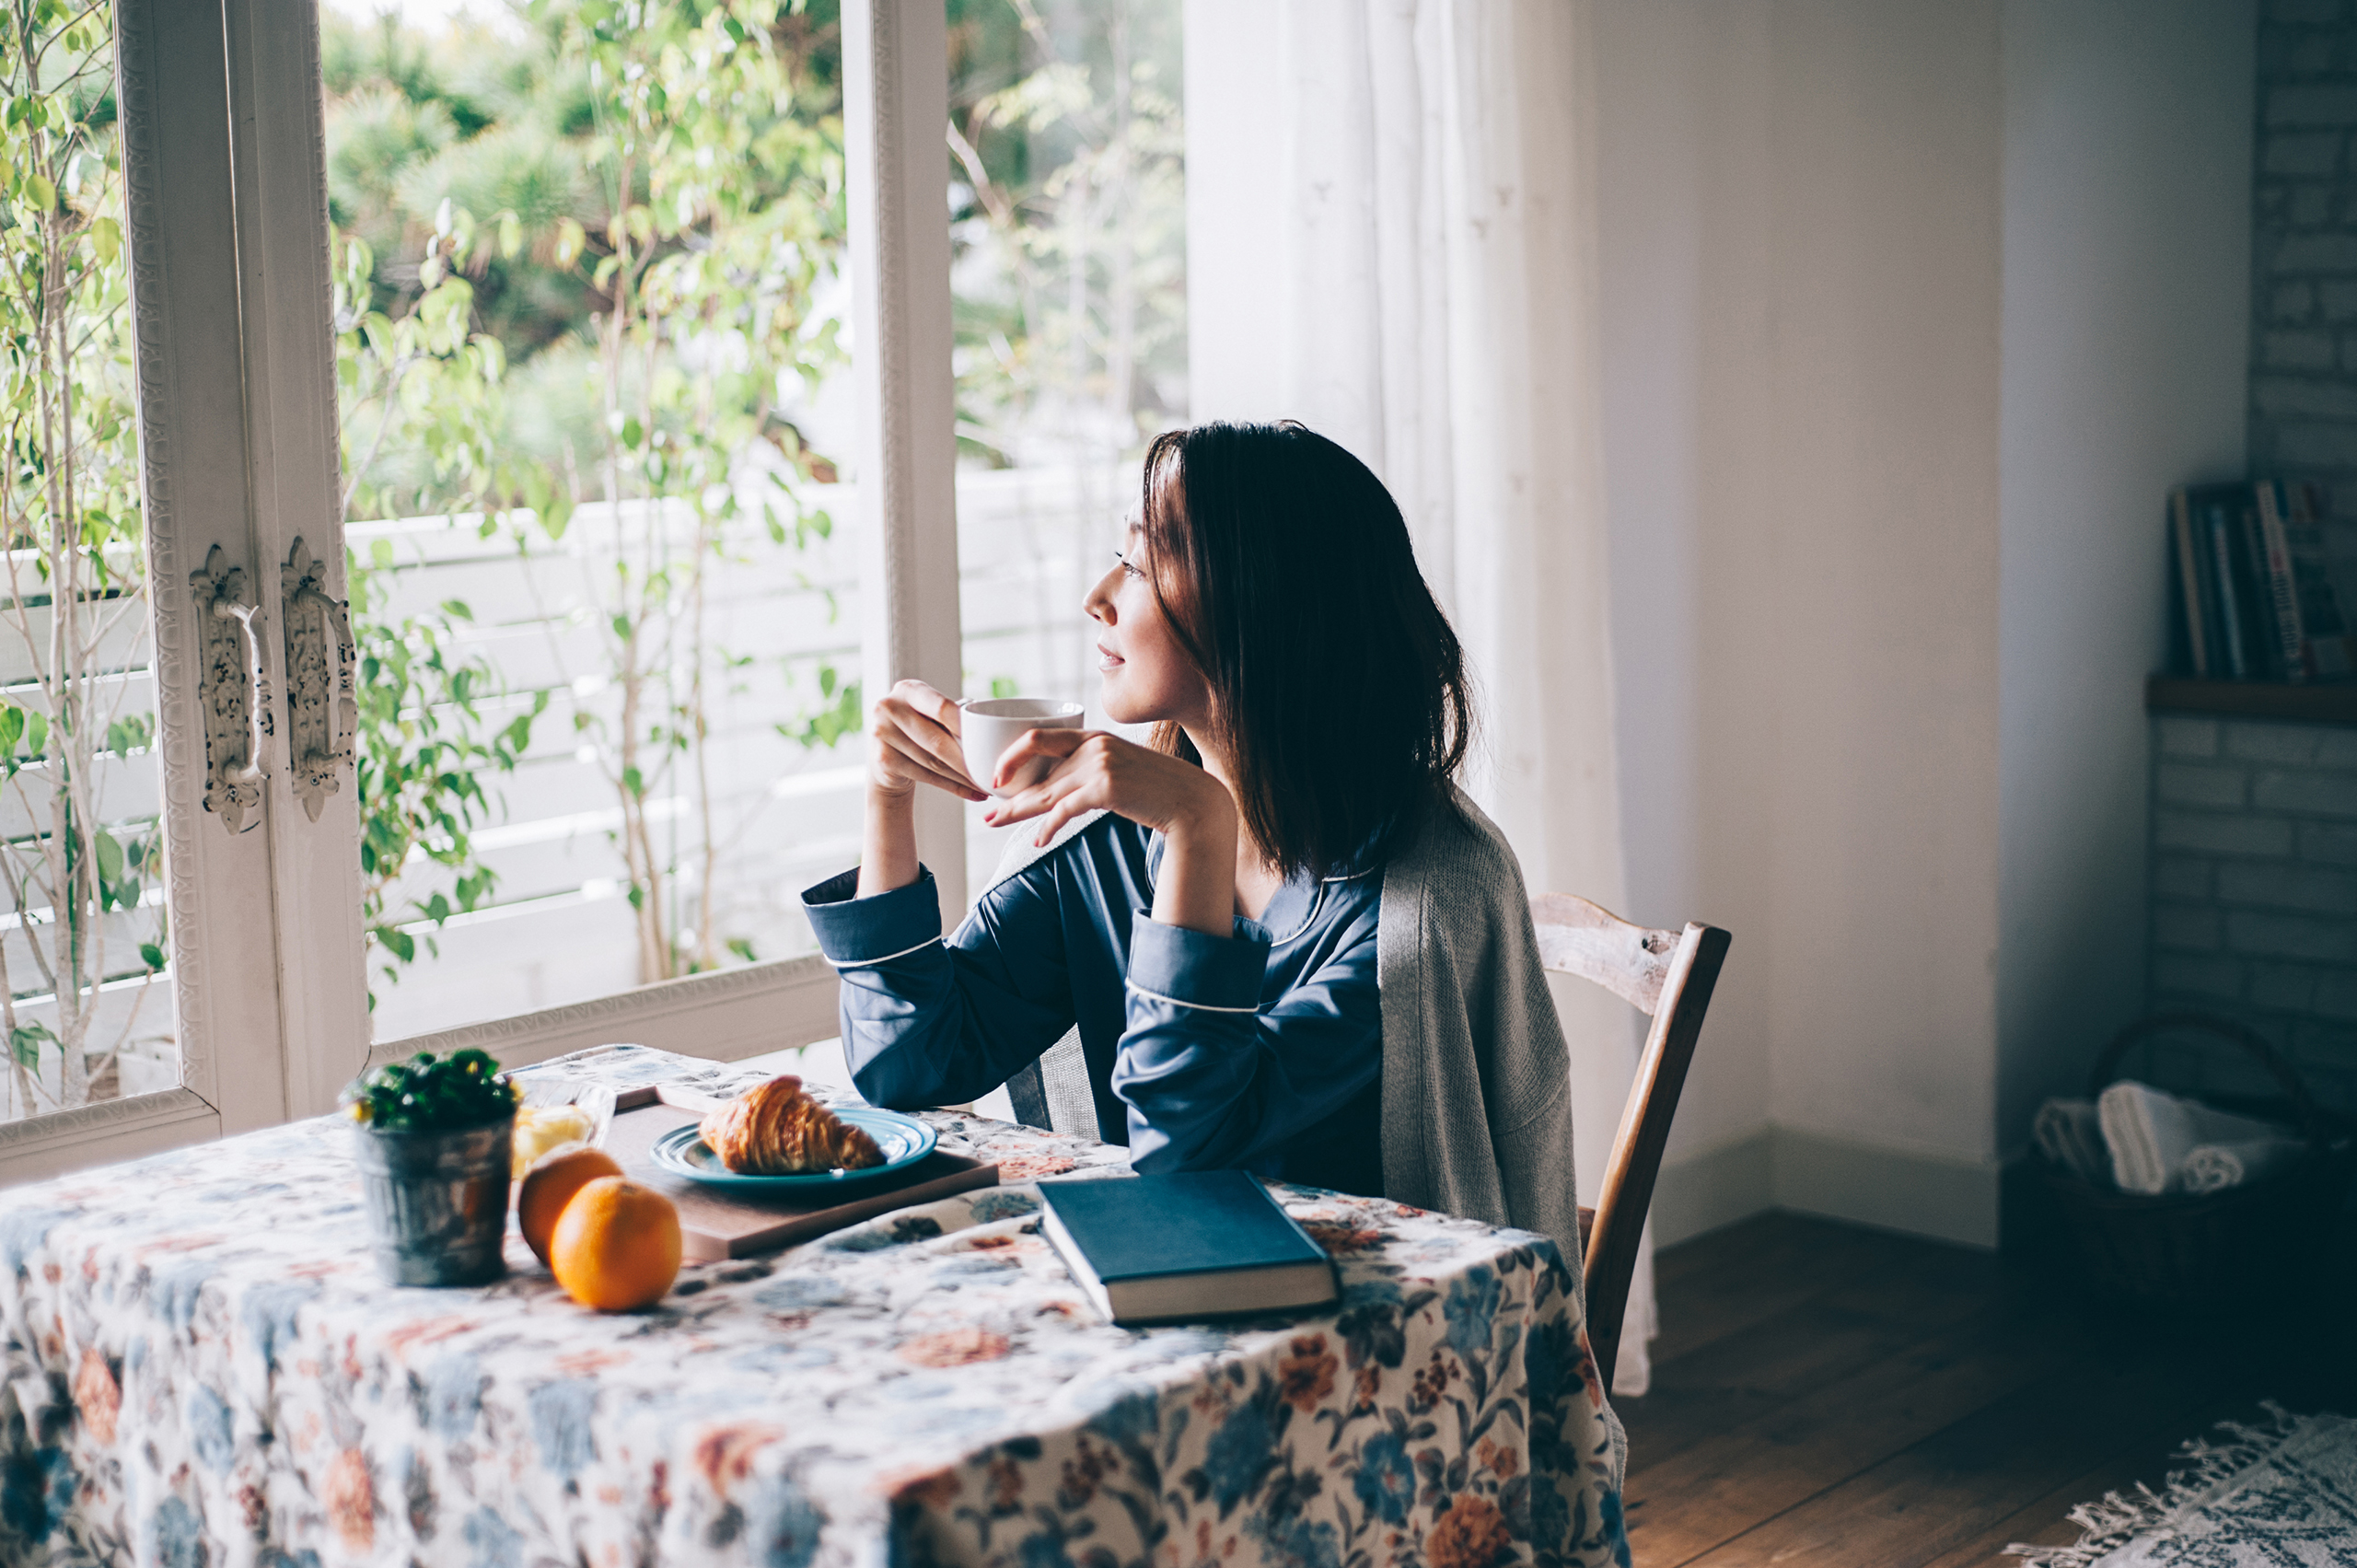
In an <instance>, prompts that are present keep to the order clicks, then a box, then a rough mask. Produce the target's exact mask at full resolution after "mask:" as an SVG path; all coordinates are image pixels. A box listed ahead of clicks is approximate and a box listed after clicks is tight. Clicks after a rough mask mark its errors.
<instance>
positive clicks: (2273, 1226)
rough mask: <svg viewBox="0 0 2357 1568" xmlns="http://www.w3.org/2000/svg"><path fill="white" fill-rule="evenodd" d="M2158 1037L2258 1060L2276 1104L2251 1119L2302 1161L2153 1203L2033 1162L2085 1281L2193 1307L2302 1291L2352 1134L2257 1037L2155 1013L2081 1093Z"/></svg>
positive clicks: (2337, 1195)
mask: <svg viewBox="0 0 2357 1568" xmlns="http://www.w3.org/2000/svg"><path fill="white" fill-rule="evenodd" d="M2164 1033H2169V1034H2179V1033H2189V1034H2199V1035H2204V1036H2208V1037H2210V1038H2211V1039H2212V1040H2223V1041H2225V1042H2227V1043H2229V1044H2232V1045H2234V1046H2235V1047H2236V1048H2238V1049H2239V1050H2241V1051H2243V1052H2245V1053H2246V1054H2247V1055H2248V1056H2250V1057H2252V1058H2253V1059H2254V1060H2256V1061H2257V1062H2258V1064H2259V1065H2260V1066H2262V1067H2264V1068H2265V1069H2266V1070H2267V1072H2268V1073H2269V1074H2270V1076H2272V1077H2273V1078H2274V1079H2275V1081H2276V1082H2277V1083H2278V1084H2279V1085H2281V1086H2282V1089H2283V1100H2282V1103H2280V1104H2274V1105H2270V1106H2268V1107H2265V1108H2261V1109H2258V1111H2257V1112H2256V1113H2257V1114H2262V1115H2271V1116H2272V1117H2273V1118H2275V1119H2276V1120H2280V1121H2289V1122H2290V1123H2291V1125H2292V1126H2293V1128H2295V1129H2296V1130H2298V1131H2299V1132H2301V1133H2302V1134H2303V1135H2305V1137H2306V1139H2307V1141H2308V1151H2307V1154H2306V1156H2305V1157H2304V1158H2303V1159H2301V1160H2300V1161H2299V1162H2298V1163H2297V1164H2295V1165H2293V1166H2292V1167H2288V1168H2286V1169H2282V1170H2278V1171H2276V1172H2274V1173H2273V1174H2271V1175H2270V1176H2268V1177H2266V1178H2265V1179H2262V1180H2258V1181H2251V1182H2246V1183H2245V1184H2244V1185H2242V1186H2240V1187H2230V1188H2227V1189H2226V1190H2225V1191H2222V1192H2210V1193H2202V1194H2199V1195H2189V1194H2186V1193H2175V1192H2172V1193H2162V1194H2160V1195H2159V1196H2156V1197H2146V1196H2144V1195H2142V1194H2140V1193H2134V1192H2121V1191H2118V1190H2116V1189H2111V1188H2104V1187H2097V1186H2096V1185H2094V1184H2093V1183H2092V1182H2089V1181H2086V1180H2084V1179H2082V1178H2080V1177H2079V1176H2077V1175H2075V1174H2073V1172H2071V1171H2069V1170H2066V1169H2064V1168H2063V1167H2061V1166H2057V1165H2054V1164H2052V1163H2051V1162H2049V1161H2047V1160H2044V1159H2036V1160H2034V1161H2033V1163H2034V1164H2035V1165H2036V1167H2037V1168H2038V1174H2039V1175H2040V1176H2041V1177H2042V1178H2043V1179H2044V1180H2045V1182H2046V1186H2047V1189H2048V1191H2050V1192H2051V1193H2052V1194H2053V1197H2054V1206H2055V1211H2056V1214H2057V1215H2058V1217H2059V1219H2060V1222H2061V1229H2062V1232H2063V1235H2064V1237H2065V1239H2066V1241H2067V1242H2068V1244H2069V1247H2070V1249H2071V1252H2072V1254H2073V1258H2074V1259H2075V1260H2076V1261H2077V1263H2078V1265H2079V1268H2080V1271H2081V1272H2082V1275H2083V1276H2084V1280H2085V1283H2087V1284H2088V1286H2089V1287H2091V1288H2092V1289H2094V1290H2095V1291H2096V1292H2098V1293H2099V1294H2102V1295H2108V1296H2113V1297H2119V1298H2125V1299H2128V1300H2131V1301H2135V1302H2139V1303H2142V1304H2146V1305H2149V1306H2153V1307H2175V1308H2194V1309H2204V1308H2210V1307H2233V1306H2235V1305H2238V1304H2240V1303H2244V1302H2247V1301H2250V1300H2252V1299H2254V1298H2258V1297H2268V1298H2272V1297H2278V1296H2282V1295H2286V1294H2289V1293H2291V1292H2293V1291H2296V1290H2299V1289H2301V1288H2303V1287H2304V1286H2305V1285H2307V1284H2308V1283H2312V1282H2313V1281H2314V1279H2315V1277H2316V1272H2317V1265H2318V1264H2319V1263H2320V1262H2321V1261H2322V1260H2324V1258H2325V1257H2326V1256H2327V1254H2328V1250H2329V1247H2330V1245H2331V1242H2332V1239H2333V1237H2334V1234H2335V1230H2336V1227H2337V1225H2338V1223H2339V1218H2340V1208H2341V1204H2342V1202H2344V1201H2345V1199H2346V1198H2347V1195H2348V1192H2349V1184H2350V1179H2351V1175H2352V1174H2357V1141H2352V1139H2351V1124H2350V1123H2349V1122H2348V1121H2347V1120H2346V1119H2345V1118H2341V1117H2338V1116H2335V1115H2333V1114H2332V1113H2331V1112H2329V1111H2327V1110H2325V1109H2323V1108H2322V1107H2320V1106H2318V1105H2317V1104H2316V1098H2315V1097H2314V1096H2312V1095H2311V1094H2309V1092H2308V1086H2307V1085H2306V1084H2305V1082H2304V1081H2302V1079H2301V1077H2300V1074H2299V1073H2298V1072H2297V1071H2296V1070H2295V1069H2294V1068H2293V1066H2292V1064H2291V1063H2288V1062H2286V1061H2284V1060H2283V1058H2282V1056H2281V1055H2280V1054H2278V1053H2277V1051H2276V1050H2275V1048H2274V1047H2273V1046H2271V1045H2270V1044H2269V1043H2268V1042H2267V1041H2266V1040H2265V1039H2263V1038H2262V1037H2261V1036H2259V1035H2258V1033H2257V1032H2256V1031H2255V1030H2252V1029H2250V1028H2247V1027H2245V1026H2244V1025H2241V1024H2238V1023H2235V1021H2234V1020H2232V1019H2230V1018H2221V1017H2217V1016H2213V1015H2211V1014H2207V1013H2161V1014H2155V1015H2154V1016H2152V1017H2149V1018H2142V1019H2140V1020H2138V1021H2137V1022H2135V1023H2133V1024H2131V1025H2130V1026H2129V1027H2128V1028H2125V1029H2122V1030H2121V1031H2120V1032H2119V1035H2118V1036H2117V1037H2116V1038H2115V1039H2114V1040H2112V1042H2111V1043H2110V1044H2109V1045H2108V1046H2107V1047H2105V1048H2104V1052H2103V1055H2102V1057H2101V1058H2100V1059H2098V1060H2097V1061H2096V1065H2095V1071H2094V1073H2093V1074H2091V1075H2090V1076H2089V1079H2088V1085H2087V1088H2088V1093H2089V1094H2090V1095H2100V1094H2101V1093H2102V1092H2103V1090H2104V1087H2105V1086H2107V1085H2108V1084H2109V1083H2111V1081H2112V1080H2113V1079H2114V1078H2115V1077H2116V1076H2118V1074H2119V1063H2120V1061H2121V1059H2122V1058H2124V1057H2125V1056H2126V1055H2127V1054H2128V1052H2129V1051H2130V1049H2131V1048H2132V1047H2133V1046H2135V1045H2137V1044H2138V1043H2140V1042H2141V1041H2142V1040H2146V1039H2148V1038H2150V1037H2152V1036H2154V1035H2158V1034H2164Z"/></svg>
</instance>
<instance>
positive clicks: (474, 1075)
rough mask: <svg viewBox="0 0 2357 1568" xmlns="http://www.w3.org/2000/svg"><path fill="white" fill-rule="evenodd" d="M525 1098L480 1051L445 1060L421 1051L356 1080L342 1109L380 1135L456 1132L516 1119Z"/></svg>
mask: <svg viewBox="0 0 2357 1568" xmlns="http://www.w3.org/2000/svg"><path fill="white" fill-rule="evenodd" d="M523 1098H524V1097H523V1096H522V1095H521V1094H520V1093H519V1092H518V1091H517V1087H516V1086H515V1084H514V1083H513V1082H512V1081H511V1080H509V1079H508V1078H506V1077H505V1076H503V1075H502V1074H501V1073H500V1071H499V1063H496V1062H494V1061H493V1060H492V1059H491V1058H490V1057H489V1056H486V1055H485V1054H483V1053H482V1051H474V1050H467V1051H457V1052H454V1053H453V1054H451V1055H449V1056H447V1057H443V1058H439V1059H437V1058H436V1057H435V1054H434V1052H432V1051H419V1052H418V1053H417V1054H416V1055H415V1056H412V1057H411V1058H410V1059H409V1060H408V1061H406V1062H389V1063H386V1064H385V1065H384V1066H382V1067H378V1068H376V1069H374V1070H372V1071H370V1072H367V1073H364V1074H361V1075H360V1076H359V1077H357V1078H354V1080H352V1082H351V1083H349V1084H347V1085H345V1086H344V1090H343V1097H342V1099H341V1103H342V1104H343V1107H344V1110H345V1113H346V1114H347V1115H349V1116H350V1117H351V1118H352V1119H353V1120H354V1121H358V1122H362V1123H364V1124H366V1125H367V1126H370V1127H373V1128H375V1129H376V1130H377V1132H457V1131H458V1130H459V1129H460V1128H465V1127H480V1126H482V1125H483V1124H484V1123H485V1122H489V1121H500V1120H502V1119H503V1118H505V1117H509V1116H513V1115H514V1114H515V1113H516V1107H517V1105H519V1104H520V1103H522V1100H523Z"/></svg>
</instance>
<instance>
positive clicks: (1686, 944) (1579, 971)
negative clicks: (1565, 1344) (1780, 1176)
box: [1530, 893, 1730, 1393]
mask: <svg viewBox="0 0 2357 1568" xmlns="http://www.w3.org/2000/svg"><path fill="white" fill-rule="evenodd" d="M1530 916H1531V919H1532V920H1533V921H1534V922H1535V923H1537V924H1538V957H1539V961H1540V962H1542V963H1543V964H1545V965H1546V967H1547V968H1549V969H1550V970H1560V971H1562V973H1565V974H1574V975H1577V976H1579V977H1580V978H1581V979H1582V980H1586V981H1595V982H1596V984H1598V985H1600V986H1602V987H1604V989H1605V990H1607V991H1609V992H1610V993H1612V994H1613V995H1615V996H1618V997H1619V998H1620V1000H1621V1001H1623V1002H1626V1003H1628V1004H1629V1005H1631V1006H1632V1007H1634V1008H1636V1009H1637V1011H1639V1012H1641V1013H1643V1014H1644V1015H1645V1016H1647V1017H1649V1018H1651V1019H1653V1021H1654V1024H1653V1028H1651V1029H1650V1030H1649V1031H1647V1033H1646V1035H1645V1049H1644V1054H1643V1055H1642V1056H1640V1057H1639V1058H1638V1059H1637V1078H1636V1082H1635V1083H1634V1084H1632V1085H1631V1086H1630V1089H1629V1105H1628V1109H1625V1110H1623V1111H1622V1112H1621V1113H1620V1132H1618V1133H1617V1134H1616V1135H1615V1136H1614V1137H1613V1140H1612V1157H1611V1160H1610V1162H1609V1163H1608V1164H1607V1165H1606V1167H1605V1168H1604V1187H1603V1190H1602V1191H1599V1192H1597V1193H1596V1206H1595V1207H1594V1208H1592V1209H1591V1208H1588V1207H1586V1206H1585V1205H1583V1206H1582V1207H1581V1209H1580V1246H1581V1248H1582V1250H1583V1255H1584V1258H1585V1270H1586V1275H1587V1340H1588V1347H1589V1348H1590V1349H1591V1350H1592V1351H1594V1352H1595V1353H1596V1372H1597V1375H1598V1376H1601V1377H1602V1378H1603V1379H1604V1388H1605V1391H1606V1392H1607V1393H1610V1392H1611V1390H1612V1369H1613V1365H1614V1364H1615V1363H1616V1362H1617V1361H1618V1360H1619V1359H1620V1325H1621V1319H1622V1318H1624V1317H1625V1316H1626V1315H1627V1313H1628V1309H1629V1282H1630V1279H1631V1277H1632V1276H1633V1275H1634V1274H1635V1273H1636V1270H1637V1242H1638V1238H1639V1237H1641V1236H1642V1235H1643V1232H1644V1228H1645V1211H1646V1210H1647V1209H1648V1208H1649V1207H1651V1206H1652V1203H1653V1198H1654V1178H1655V1176H1657V1175H1658V1174H1660V1171H1661V1151H1662V1147H1663V1145H1664V1144H1666V1143H1668V1141H1669V1122H1670V1118H1672V1117H1674V1116H1676V1115H1677V1114H1678V1094H1679V1092H1680V1091H1681V1090H1683V1089H1684V1088H1685V1087H1686V1068H1687V1064H1688V1063H1690V1062H1692V1061H1693V1059H1694V1041H1695V1039H1696V1037H1698V1036H1699V1035H1701V1032H1702V1015H1703V1014H1704V1013H1706V1012H1708V1011H1709V1010H1710V1006H1711V991H1712V988H1713V986H1715V985H1717V984H1718V981H1719V968H1720V966H1721V965H1723V964H1724V963H1725V962H1726V957H1727V943H1728V941H1729V940H1730V938H1729V937H1728V935H1727V934H1726V933H1725V932H1724V931H1722V930H1720V929H1719V928H1718V927H1716V926H1714V925H1699V924H1696V923H1693V922H1691V921H1689V922H1688V923H1687V925H1686V929H1685V930H1684V931H1682V932H1679V931H1648V930H1647V929H1645V928H1644V927H1643V926H1642V925H1631V924H1630V923H1628V922H1627V921H1625V920H1622V919H1621V918H1620V916H1619V915H1617V914H1614V913H1613V912H1611V911H1609V910H1607V909H1604V908H1602V907H1601V906H1599V905H1596V904H1592V903H1590V902H1588V901H1587V900H1585V899H1577V898H1573V897H1572V896H1571V895H1570V894H1568V893H1541V894H1539V895H1538V897H1537V898H1534V899H1532V900H1530Z"/></svg>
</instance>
